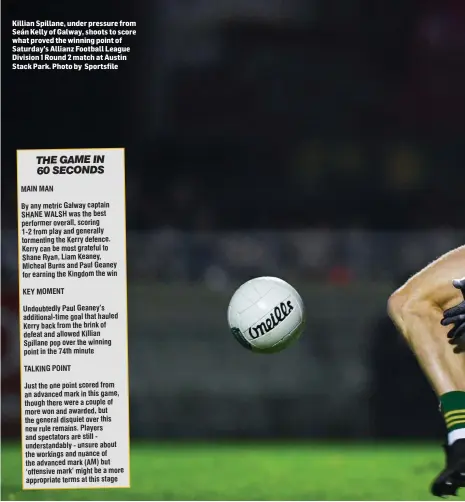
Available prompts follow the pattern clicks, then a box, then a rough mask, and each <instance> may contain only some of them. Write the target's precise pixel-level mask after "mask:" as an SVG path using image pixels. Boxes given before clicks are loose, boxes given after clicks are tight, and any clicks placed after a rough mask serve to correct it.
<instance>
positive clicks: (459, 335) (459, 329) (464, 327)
mask: <svg viewBox="0 0 465 502" xmlns="http://www.w3.org/2000/svg"><path fill="white" fill-rule="evenodd" d="M464 335H465V323H464V324H460V326H456V327H455V328H452V329H451V330H450V332H449V333H448V334H447V337H448V338H452V341H456V342H458V341H459V340H460V341H461V342H462V343H463V342H465V340H464Z"/></svg>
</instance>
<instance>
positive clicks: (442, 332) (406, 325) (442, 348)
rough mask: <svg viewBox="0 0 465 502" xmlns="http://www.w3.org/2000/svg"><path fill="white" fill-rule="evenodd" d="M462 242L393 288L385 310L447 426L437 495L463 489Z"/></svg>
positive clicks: (464, 251)
mask: <svg viewBox="0 0 465 502" xmlns="http://www.w3.org/2000/svg"><path fill="white" fill-rule="evenodd" d="M464 269H465V246H462V247H460V248H457V249H454V250H453V251H451V252H449V253H447V254H445V255H443V256H441V257H440V258H438V259H437V260H436V261H434V262H433V263H431V264H430V265H428V266H427V267H426V268H424V269H423V270H421V271H420V272H418V273H417V274H416V275H414V276H413V277H412V278H411V279H409V280H408V281H407V282H406V283H405V284H404V285H403V286H402V287H401V288H399V289H398V290H397V291H395V292H394V293H393V294H392V295H391V297H390V298H389V302H388V312H389V315H390V317H391V319H392V320H393V321H394V323H395V325H396V326H397V328H398V329H399V331H400V332H401V333H402V335H403V336H404V338H405V339H406V341H407V342H408V344H409V345H410V347H411V349H412V351H413V352H414V354H415V356H416V358H417V359H418V361H419V363H420V366H421V367H422V369H423V372H424V373H425V375H426V377H427V378H428V380H429V381H430V383H431V386H432V387H433V390H434V391H435V393H436V395H437V396H438V399H439V403H440V410H441V413H442V415H443V417H444V421H445V425H446V428H447V441H446V444H445V445H444V449H445V454H446V465H445V467H444V469H443V470H442V471H441V472H440V473H439V474H438V476H437V477H436V479H435V480H434V481H433V483H432V486H431V492H432V493H433V494H434V495H436V496H439V497H444V496H447V495H456V493H457V489H458V488H460V487H465V351H464V350H462V349H465V301H464V299H465V296H464V295H465V293H464V292H465V278H463V279H456V278H457V277H462V276H463V274H464ZM451 326H452V329H451Z"/></svg>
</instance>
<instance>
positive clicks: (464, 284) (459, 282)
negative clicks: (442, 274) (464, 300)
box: [452, 277, 465, 290]
mask: <svg viewBox="0 0 465 502" xmlns="http://www.w3.org/2000/svg"><path fill="white" fill-rule="evenodd" d="M452 284H453V285H454V288H457V289H462V290H463V289H464V288H465V277H462V279H454V280H453V281H452Z"/></svg>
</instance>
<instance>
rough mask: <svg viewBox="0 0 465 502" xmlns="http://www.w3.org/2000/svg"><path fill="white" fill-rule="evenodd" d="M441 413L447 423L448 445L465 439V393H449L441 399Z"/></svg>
mask: <svg viewBox="0 0 465 502" xmlns="http://www.w3.org/2000/svg"><path fill="white" fill-rule="evenodd" d="M440 401H441V411H442V415H443V417H444V421H445V422H446V427H447V438H448V443H449V444H450V445H451V444H452V443H453V442H454V441H457V439H464V438H465V392H463V391H458V390H457V391H453V392H447V393H446V394H443V395H442V396H441V397H440Z"/></svg>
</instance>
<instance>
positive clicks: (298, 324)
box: [228, 277, 305, 353]
mask: <svg viewBox="0 0 465 502" xmlns="http://www.w3.org/2000/svg"><path fill="white" fill-rule="evenodd" d="M228 323H229V327H230V329H231V332H232V334H233V335H234V336H235V338H236V339H237V341H238V342H239V343H240V344H241V345H242V346H243V347H245V348H247V349H249V350H252V351H254V352H264V353H271V352H279V351H280V350H283V349H284V348H286V347H287V346H288V345H289V344H290V343H292V342H293V341H294V340H296V339H297V338H299V336H300V335H301V333H302V331H303V328H304V325H305V309H304V304H303V301H302V298H301V297H300V295H299V293H297V291H296V290H295V289H294V288H293V287H292V286H291V285H290V284H288V283H287V282H285V281H283V280H281V279H277V278H276V277H257V278H256V279H252V280H250V281H248V282H246V283H244V284H243V285H242V286H241V287H240V288H239V289H238V290H237V291H236V292H235V293H234V295H233V297H232V298H231V301H230V303H229V308H228Z"/></svg>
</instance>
